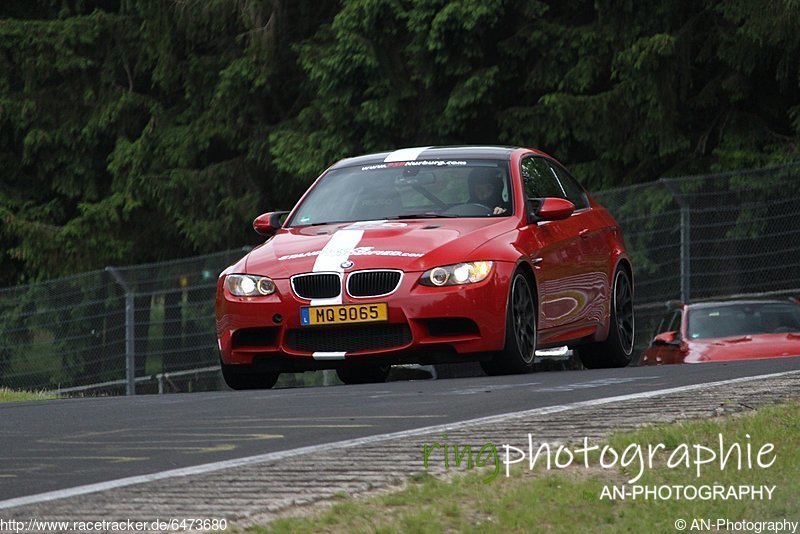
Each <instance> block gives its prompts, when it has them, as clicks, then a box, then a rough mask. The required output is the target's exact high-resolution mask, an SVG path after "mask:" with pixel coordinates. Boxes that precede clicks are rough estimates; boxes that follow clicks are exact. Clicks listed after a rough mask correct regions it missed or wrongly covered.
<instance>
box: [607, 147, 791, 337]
mask: <svg viewBox="0 0 800 534" xmlns="http://www.w3.org/2000/svg"><path fill="white" fill-rule="evenodd" d="M594 196H595V198H596V199H597V200H598V201H599V202H601V203H602V204H603V205H604V206H606V207H607V208H608V209H609V210H610V211H611V212H612V213H613V214H614V216H615V217H616V218H617V221H618V222H619V223H620V225H621V226H622V228H623V230H624V232H625V242H626V245H627V248H628V251H629V253H630V254H631V256H632V259H633V266H634V271H635V279H636V280H635V282H636V298H635V303H636V329H637V336H636V341H637V349H638V350H642V349H643V348H644V347H645V346H646V345H647V343H648V342H649V340H650V338H651V336H652V335H653V329H654V328H655V327H656V325H657V322H658V320H659V319H660V318H661V317H662V316H663V315H664V313H665V308H664V304H665V303H666V302H667V301H669V300H682V301H684V302H691V301H697V300H708V299H714V298H731V297H737V296H751V297H767V296H774V297H778V296H784V295H785V296H800V163H794V164H788V165H782V166H779V167H771V168H765V169H758V170H747V171H737V172H727V173H721V174H714V175H706V176H686V177H682V178H663V179H661V180H658V181H656V182H652V183H649V184H644V185H638V186H632V187H623V188H619V189H613V190H607V191H602V192H600V193H597V194H595V195H594Z"/></svg>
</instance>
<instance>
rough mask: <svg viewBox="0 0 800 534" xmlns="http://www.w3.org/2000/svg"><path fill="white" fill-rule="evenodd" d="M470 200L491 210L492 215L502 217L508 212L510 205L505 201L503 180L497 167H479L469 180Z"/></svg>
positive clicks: (470, 174) (474, 170)
mask: <svg viewBox="0 0 800 534" xmlns="http://www.w3.org/2000/svg"><path fill="white" fill-rule="evenodd" d="M467 183H468V185H469V200H468V201H467V202H469V203H472V204H480V205H482V206H486V207H487V208H489V209H490V210H491V212H492V213H491V215H501V214H503V213H505V212H506V211H507V208H508V203H507V202H505V201H504V200H503V195H502V193H503V179H502V178H500V176H499V175H498V172H497V168H496V167H477V168H475V169H472V171H470V173H469V177H468V178H467Z"/></svg>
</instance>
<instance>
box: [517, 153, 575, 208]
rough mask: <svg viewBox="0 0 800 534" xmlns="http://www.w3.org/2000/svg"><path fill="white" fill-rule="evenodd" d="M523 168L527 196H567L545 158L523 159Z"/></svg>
mask: <svg viewBox="0 0 800 534" xmlns="http://www.w3.org/2000/svg"><path fill="white" fill-rule="evenodd" d="M521 170H522V180H523V182H524V186H525V196H526V197H527V198H544V197H557V198H566V195H565V194H564V191H563V190H562V189H561V185H560V184H559V183H558V180H557V179H556V176H555V174H554V173H553V171H552V170H551V169H550V165H548V163H547V162H546V161H545V160H544V159H543V158H537V157H529V158H526V159H524V160H522V164H521Z"/></svg>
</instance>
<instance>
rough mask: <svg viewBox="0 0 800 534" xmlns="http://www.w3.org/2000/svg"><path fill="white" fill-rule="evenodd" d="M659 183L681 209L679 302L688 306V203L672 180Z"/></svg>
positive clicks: (665, 179) (689, 252) (690, 275)
mask: <svg viewBox="0 0 800 534" xmlns="http://www.w3.org/2000/svg"><path fill="white" fill-rule="evenodd" d="M659 182H661V183H663V184H664V187H666V188H667V190H668V191H669V192H670V194H671V195H672V198H674V199H675V202H676V203H677V204H678V207H680V209H681V302H684V303H685V304H689V302H690V299H691V278H692V267H691V262H692V258H691V249H690V244H691V222H692V213H691V207H690V206H689V202H688V201H687V199H686V197H685V196H684V195H683V193H681V192H680V190H678V188H677V187H676V186H675V184H674V183H673V182H672V180H670V179H667V178H661V179H659Z"/></svg>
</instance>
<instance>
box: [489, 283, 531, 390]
mask: <svg viewBox="0 0 800 534" xmlns="http://www.w3.org/2000/svg"><path fill="white" fill-rule="evenodd" d="M536 341H537V332H536V304H535V302H534V300H533V293H532V292H531V288H530V283H529V282H528V278H527V277H526V276H525V275H524V274H523V273H522V272H521V271H517V272H516V273H515V274H514V278H513V279H512V280H511V291H510V292H509V297H508V308H507V310H506V341H505V348H504V349H503V350H502V351H501V352H498V353H496V354H494V355H493V357H492V359H491V360H488V361H484V362H481V367H482V368H483V371H484V372H485V373H486V374H487V375H489V376H497V375H506V374H523V373H530V372H532V371H533V370H534V367H533V363H534V360H535V359H536Z"/></svg>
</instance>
